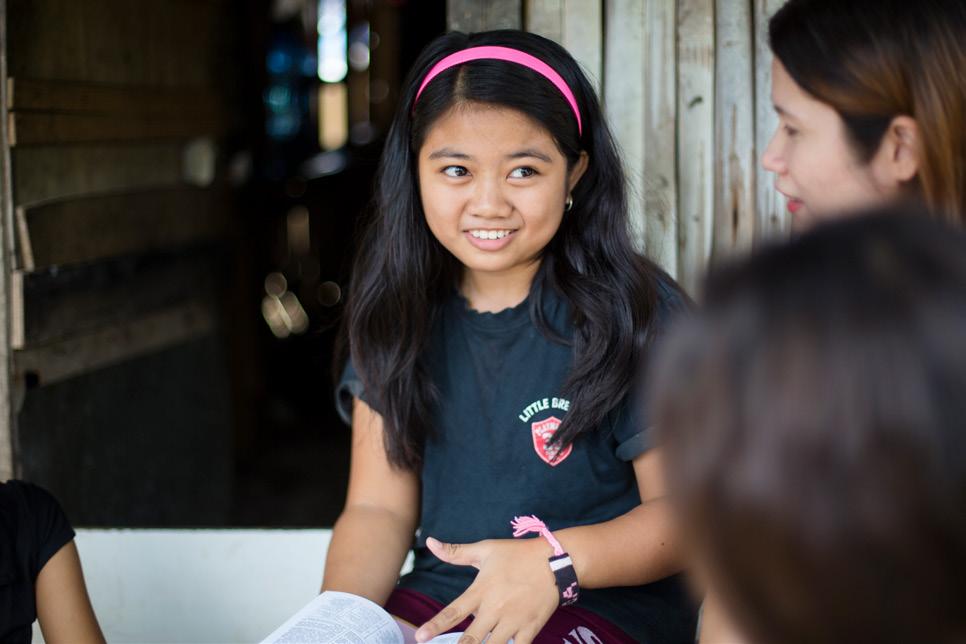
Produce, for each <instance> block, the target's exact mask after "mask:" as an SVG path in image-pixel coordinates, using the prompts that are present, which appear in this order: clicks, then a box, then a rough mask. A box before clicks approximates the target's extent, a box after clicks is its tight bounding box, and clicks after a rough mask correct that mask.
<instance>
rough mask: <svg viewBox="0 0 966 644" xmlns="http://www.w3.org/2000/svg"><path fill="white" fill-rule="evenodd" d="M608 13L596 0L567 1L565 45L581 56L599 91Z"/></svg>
mask: <svg viewBox="0 0 966 644" xmlns="http://www.w3.org/2000/svg"><path fill="white" fill-rule="evenodd" d="M603 21H604V13H603V6H602V5H601V3H600V2H598V1H594V0H590V1H588V0H563V46H564V47H566V48H567V50H568V51H569V52H570V53H571V54H572V55H573V57H574V58H576V59H577V62H578V63H580V65H581V67H583V68H584V72H585V73H586V74H587V76H588V77H589V78H590V82H591V84H592V85H593V86H594V89H595V90H596V91H597V94H598V96H599V95H600V90H601V79H602V78H603V77H604V76H603V69H602V65H603V62H604V60H603V55H604V48H603V37H604V22H603Z"/></svg>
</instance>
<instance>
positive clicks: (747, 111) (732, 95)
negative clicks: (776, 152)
mask: <svg viewBox="0 0 966 644" xmlns="http://www.w3.org/2000/svg"><path fill="white" fill-rule="evenodd" d="M752 24H753V23H752V16H751V6H750V4H749V3H739V2H733V1H732V0H716V3H715V153H716V159H715V196H716V201H715V210H714V240H713V243H712V253H713V255H714V257H728V256H731V255H734V254H736V253H739V252H746V251H748V250H750V249H751V246H752V242H753V239H754V231H755V201H756V192H755V178H756V175H757V170H756V163H757V162H756V159H755V127H754V115H755V82H754V69H753V57H752V52H753V51H754V48H753V46H752V41H753V38H754V32H753V30H752Z"/></svg>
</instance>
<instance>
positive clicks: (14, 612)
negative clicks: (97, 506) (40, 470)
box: [0, 481, 74, 644]
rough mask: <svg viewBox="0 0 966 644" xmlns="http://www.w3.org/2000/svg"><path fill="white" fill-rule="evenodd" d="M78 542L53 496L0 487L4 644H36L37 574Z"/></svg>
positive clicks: (0, 630) (12, 484) (27, 487)
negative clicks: (33, 640)
mask: <svg viewBox="0 0 966 644" xmlns="http://www.w3.org/2000/svg"><path fill="white" fill-rule="evenodd" d="M73 538H74V531H73V529H71V527H70V523H69V522H68V521H67V517H66V516H65V515H64V511H63V510H62V509H61V507H60V504H59V503H57V500H56V499H54V497H53V496H51V495H50V493H49V492H47V491H46V490H44V489H42V488H39V487H37V486H36V485H32V484H30V483H25V482H23V481H7V482H6V483H0V642H4V644H12V643H13V644H18V643H20V642H30V640H31V635H32V631H31V627H32V625H33V623H34V620H36V619H37V604H36V599H35V595H34V583H35V582H36V580H37V575H38V574H39V573H40V570H41V569H42V568H43V567H44V564H46V563H47V561H48V560H49V559H50V558H51V557H53V556H54V554H56V553H57V551H58V550H60V549H61V548H62V547H63V546H64V545H65V544H67V543H68V542H69V541H70V540H71V539H73Z"/></svg>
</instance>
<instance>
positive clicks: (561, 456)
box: [530, 416, 574, 467]
mask: <svg viewBox="0 0 966 644" xmlns="http://www.w3.org/2000/svg"><path fill="white" fill-rule="evenodd" d="M558 427H560V419H559V418H557V417H556V416H551V417H550V418H547V419H544V420H541V421H537V422H535V423H530V432H531V434H532V435H533V449H535V450H536V451H537V456H539V457H540V459H541V460H543V462H544V463H546V464H547V465H549V466H550V467H556V466H558V465H560V464H561V463H563V462H564V461H565V460H566V459H567V457H568V456H570V452H572V451H573V450H574V446H573V444H570V445H567V447H565V448H563V449H561V445H560V443H554V444H553V445H548V444H547V443H548V442H549V441H550V439H551V437H553V435H554V434H555V433H556V431H557V428H558Z"/></svg>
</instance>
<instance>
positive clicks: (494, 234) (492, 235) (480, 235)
mask: <svg viewBox="0 0 966 644" xmlns="http://www.w3.org/2000/svg"><path fill="white" fill-rule="evenodd" d="M470 234H471V235H473V236H474V237H476V238H477V239H503V238H504V237H506V236H507V235H509V234H510V231H509V230H471V231H470Z"/></svg>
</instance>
